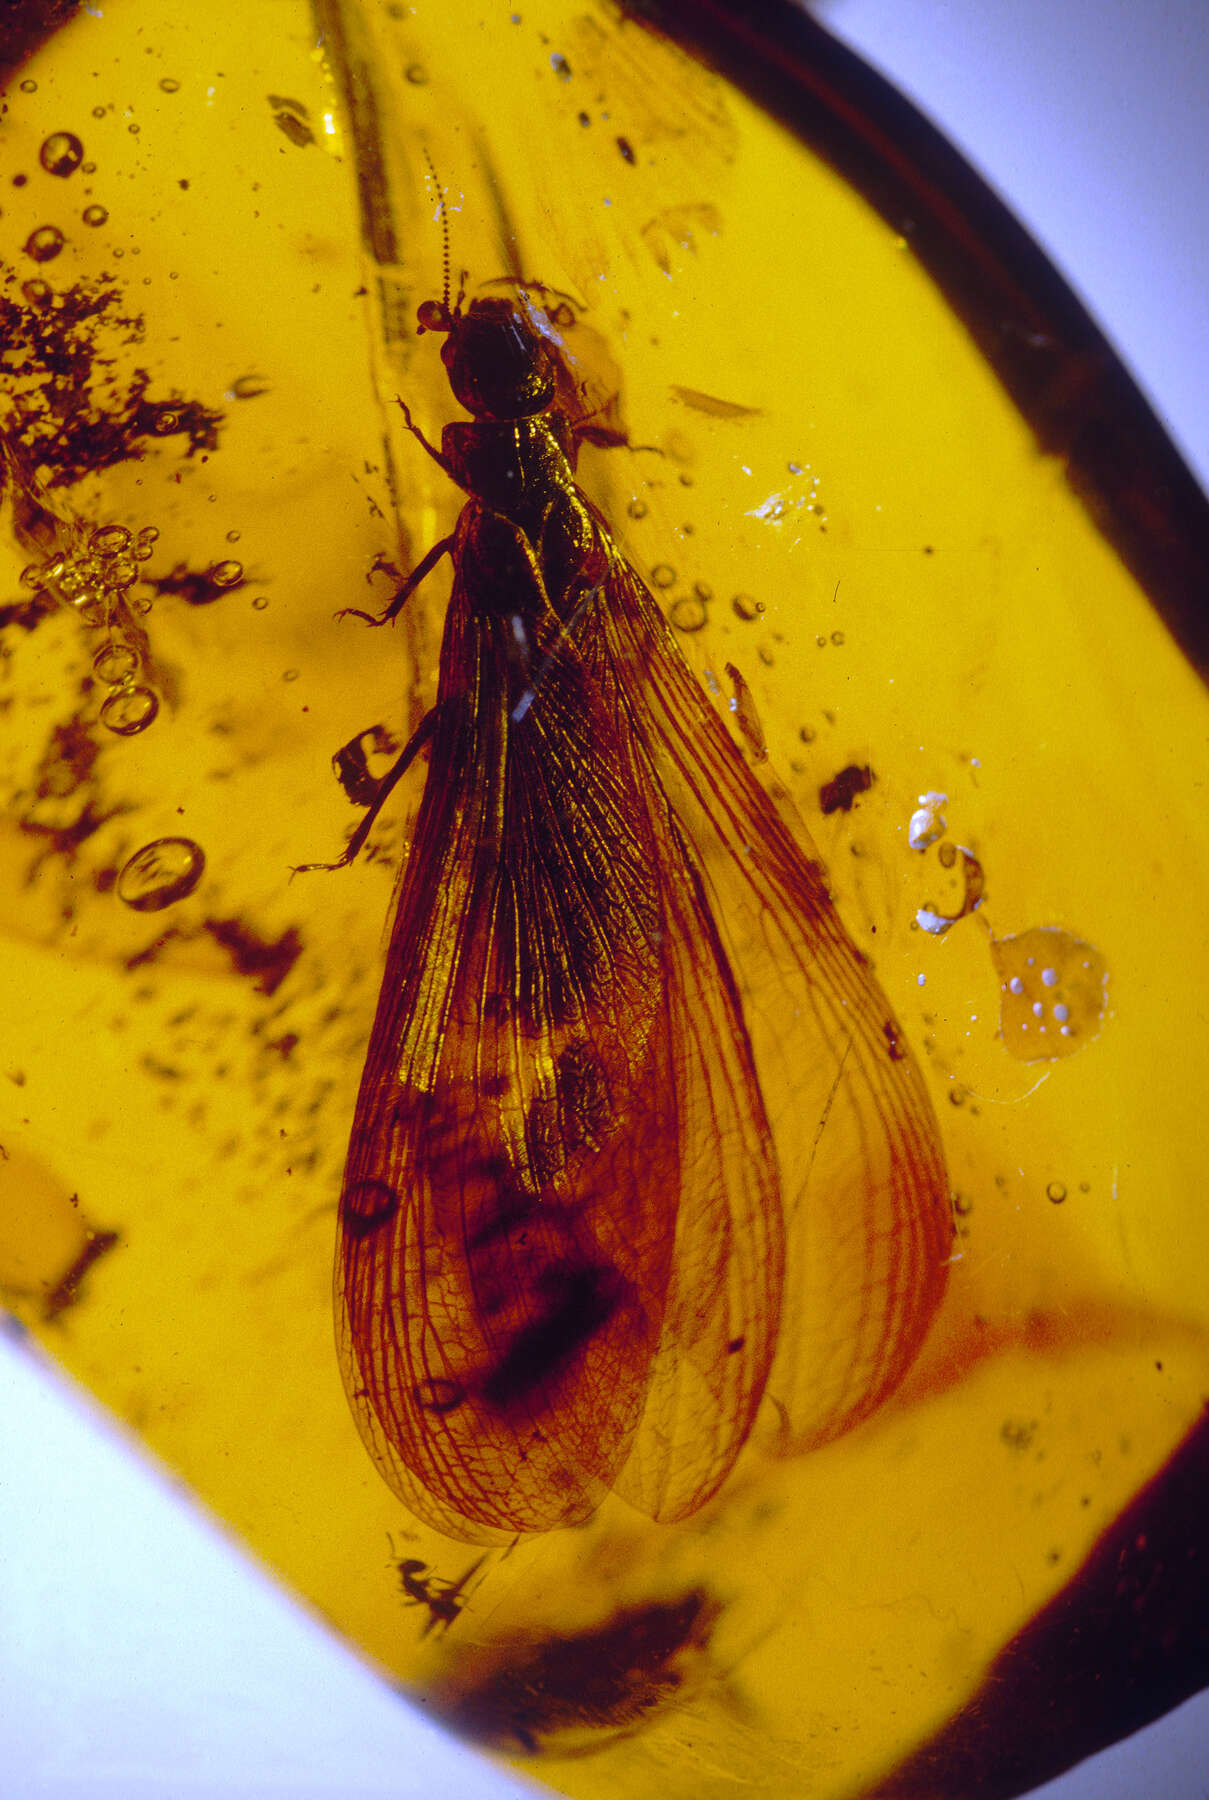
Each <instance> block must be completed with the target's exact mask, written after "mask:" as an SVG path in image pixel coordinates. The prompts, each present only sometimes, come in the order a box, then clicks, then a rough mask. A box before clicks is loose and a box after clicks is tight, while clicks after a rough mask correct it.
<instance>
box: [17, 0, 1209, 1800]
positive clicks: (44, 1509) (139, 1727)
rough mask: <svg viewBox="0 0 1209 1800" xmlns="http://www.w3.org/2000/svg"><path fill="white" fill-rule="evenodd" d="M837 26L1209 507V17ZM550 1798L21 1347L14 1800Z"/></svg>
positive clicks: (1037, 4) (1009, 14)
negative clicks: (491, 1756)
mask: <svg viewBox="0 0 1209 1800" xmlns="http://www.w3.org/2000/svg"><path fill="white" fill-rule="evenodd" d="M494 3H497V4H501V5H502V4H504V0H494ZM822 10H823V15H824V17H825V19H826V21H827V22H828V23H829V24H830V26H831V27H832V29H833V30H835V31H836V32H838V33H839V34H840V35H841V36H843V37H845V38H846V39H847V40H848V41H849V42H850V43H852V44H853V45H854V46H855V47H856V48H858V49H860V50H862V51H863V52H864V53H865V54H866V55H867V56H868V57H869V58H870V60H872V61H873V62H875V63H876V64H877V65H878V66H879V67H880V68H881V69H882V70H883V71H884V72H885V73H887V74H888V75H890V76H891V78H892V79H893V80H895V81H896V82H897V84H898V85H899V86H900V87H902V88H904V89H905V90H906V91H907V92H908V93H909V94H911V95H912V96H913V97H914V98H915V99H917V100H918V101H919V102H920V103H921V104H922V105H923V107H924V109H925V110H926V111H927V112H928V113H930V115H931V116H932V118H933V119H934V120H936V122H937V123H938V124H940V125H941V126H942V128H943V129H945V130H946V131H947V132H948V134H949V136H950V137H952V138H953V139H954V140H955V141H956V143H957V144H958V146H959V147H961V148H962V149H964V150H965V151H966V153H967V154H968V155H969V156H970V157H971V159H972V161H973V162H974V163H975V165H976V166H977V167H978V168H979V169H980V170H981V171H982V172H983V173H984V174H985V175H987V176H988V177H989V178H990V180H991V181H992V182H993V184H994V185H995V186H997V187H998V188H999V190H1000V192H1001V193H1002V194H1004V196H1005V197H1006V198H1007V199H1008V200H1009V202H1010V203H1011V204H1012V205H1013V206H1014V208H1015V209H1016V211H1017V213H1018V214H1019V215H1020V216H1021V217H1022V218H1023V220H1024V221H1025V223H1026V224H1028V225H1029V226H1030V227H1031V228H1032V230H1033V231H1034V233H1035V234H1036V235H1037V236H1038V237H1039V238H1040V239H1041V241H1042V243H1043V244H1044V245H1045V246H1046V247H1047V248H1048V249H1049V250H1050V252H1051V254H1052V255H1053V256H1054V257H1055V259H1056V260H1057V262H1058V263H1059V266H1060V267H1061V268H1062V269H1063V270H1064V272H1065V273H1066V275H1067V276H1068V278H1069V279H1070V280H1071V281H1072V283H1073V284H1074V286H1075V287H1076V288H1077V289H1078V291H1079V292H1080V294H1081V295H1082V297H1083V298H1084V300H1085V301H1086V303H1087V304H1088V305H1089V306H1090V308H1091V310H1092V312H1093V313H1094V314H1095V315H1096V316H1097V318H1098V319H1099V321H1100V323H1101V324H1102V326H1103V327H1104V328H1105V329H1106V331H1107V333H1108V335H1109V337H1110V338H1111V339H1113V340H1114V341H1115V343H1116V344H1117V345H1118V347H1119V348H1120V350H1121V351H1122V352H1123V354H1124V356H1125V360H1126V362H1127V363H1128V364H1129V365H1130V367H1131V368H1132V370H1133V372H1134V374H1135V376H1136V377H1137V378H1138V379H1139V381H1140V382H1141V384H1142V386H1143V387H1144V388H1145V389H1146V390H1147V392H1148V393H1149V395H1150V397H1151V399H1152V401H1153V402H1154V403H1155V404H1156V406H1157V408H1158V410H1159V412H1160V413H1161V414H1162V415H1163V416H1164V417H1165V418H1166V420H1167V422H1168V424H1169V426H1170V428H1171V429H1172V432H1173V435H1174V436H1175V438H1176V440H1177V442H1178V443H1179V444H1180V445H1181V447H1182V449H1183V450H1184V452H1185V454H1186V455H1187V456H1188V458H1189V460H1190V462H1191V463H1192V464H1193V466H1194V468H1196V469H1197V471H1198V473H1199V475H1200V478H1201V480H1202V482H1205V483H1209V406H1207V404H1206V402H1207V399H1209V395H1207V392H1206V360H1207V354H1209V302H1207V299H1206V296H1207V295H1209V207H1207V206H1206V203H1205V200H1204V185H1205V176H1204V162H1205V159H1206V154H1207V152H1209V100H1207V96H1209V0H960V3H959V0H953V3H952V4H947V3H946V0H831V4H828V5H826V6H825V7H824V8H823V9H822ZM84 1496H87V1499H86V1500H85V1498H84ZM1206 1767H1209V1701H1206V1700H1205V1699H1203V1698H1202V1699H1200V1700H1197V1701H1193V1702H1191V1703H1189V1705H1188V1706H1186V1707H1184V1708H1182V1709H1181V1710H1180V1712H1179V1713H1177V1714H1175V1715H1173V1716H1172V1717H1171V1718H1170V1719H1168V1720H1165V1721H1162V1722H1161V1723H1160V1724H1159V1725H1158V1726H1155V1727H1152V1728H1151V1729H1150V1730H1148V1731H1146V1732H1144V1733H1141V1734H1139V1736H1138V1737H1136V1738H1134V1739H1132V1740H1131V1741H1130V1742H1129V1743H1128V1744H1126V1745H1124V1746H1118V1747H1116V1748H1114V1749H1113V1750H1111V1751H1109V1752H1107V1753H1105V1755H1103V1756H1101V1757H1098V1758H1095V1759H1093V1760H1092V1762H1090V1763H1085V1764H1084V1765H1082V1767H1081V1768H1080V1769H1079V1770H1076V1771H1074V1772H1073V1774H1072V1775H1071V1776H1069V1777H1066V1778H1064V1779H1063V1780H1062V1781H1060V1782H1055V1783H1052V1784H1051V1785H1050V1786H1048V1787H1047V1788H1045V1789H1043V1790H1040V1791H1041V1792H1042V1793H1043V1794H1044V1795H1045V1796H1047V1800H1136V1797H1137V1796H1139V1795H1146V1796H1154V1797H1155V1800H1207V1797H1209V1774H1206V1773H1203V1772H1202V1771H1203V1769H1205V1768H1206ZM525 1791H527V1790H526V1789H525V1788H524V1787H523V1784H521V1783H519V1782H517V1781H515V1780H512V1779H510V1778H507V1777H505V1776H503V1775H500V1774H499V1773H498V1772H497V1771H495V1770H493V1769H489V1768H488V1767H486V1765H484V1764H482V1763H480V1762H479V1761H478V1759H476V1758H473V1757H471V1756H469V1755H468V1754H467V1753H466V1752H465V1751H463V1750H462V1749H460V1747H458V1746H456V1745H454V1744H452V1743H450V1742H448V1741H447V1740H445V1739H444V1738H442V1737H441V1736H440V1735H439V1734H437V1733H436V1732H434V1731H432V1730H431V1728H429V1727H428V1726H426V1724H425V1723H424V1722H423V1721H422V1720H421V1719H420V1718H419V1717H418V1715H415V1714H413V1713H411V1712H410V1711H409V1710H408V1709H407V1708H406V1707H405V1706H404V1705H403V1704H402V1703H401V1702H400V1701H398V1700H397V1699H396V1698H395V1697H394V1696H393V1695H391V1694H390V1693H389V1692H388V1690H387V1689H386V1688H385V1687H384V1686H383V1685H382V1684H381V1683H379V1682H378V1681H376V1680H375V1679H374V1678H373V1677H372V1676H370V1675H369V1674H367V1673H366V1672H365V1671H364V1670H363V1669H362V1668H361V1667H360V1666H359V1665H358V1664H357V1663H356V1662H355V1661H354V1660H353V1658H352V1657H351V1656H350V1655H348V1654H347V1653H345V1652H344V1651H342V1650H341V1649H340V1648H339V1647H338V1646H337V1645H335V1644H334V1643H333V1642H332V1641H331V1640H330V1638H329V1637H328V1636H327V1635H326V1633H325V1632H324V1631H323V1630H322V1629H321V1628H320V1627H318V1626H317V1625H315V1624H313V1623H312V1622H310V1621H309V1620H308V1619H307V1618H306V1617H305V1616H304V1615H303V1614H301V1613H300V1612H299V1611H298V1610H297V1609H296V1608H294V1607H293V1606H291V1605H290V1603H289V1602H288V1601H286V1600H285V1599H284V1598H283V1597H281V1595H280V1594H279V1593H278V1592H277V1591H276V1590H275V1589H274V1588H273V1586H272V1585H271V1584H270V1583H269V1582H268V1581H267V1580H266V1579H265V1578H264V1577H262V1576H261V1575H260V1574H258V1573H257V1572H256V1571H255V1570H253V1569H252V1568H251V1567H250V1566H249V1565H248V1564H247V1563H246V1562H245V1561H243V1560H242V1559H241V1558H240V1557H239V1556H238V1555H237V1554H236V1553H235V1552H234V1551H233V1550H232V1549H231V1548H230V1547H229V1546H228V1545H227V1544H226V1543H225V1541H224V1540H223V1539H222V1538H221V1537H220V1536H219V1535H218V1534H217V1532H215V1531H214V1530H213V1529H212V1528H211V1527H209V1526H207V1525H206V1524H205V1523H204V1522H203V1521H201V1520H199V1519H198V1517H197V1516H196V1515H195V1514H193V1513H192V1512H190V1511H189V1510H188V1509H186V1508H184V1507H183V1506H182V1505H181V1503H180V1502H179V1501H178V1500H177V1499H176V1497H175V1495H174V1494H173V1492H172V1490H171V1488H170V1486H169V1484H168V1482H167V1481H166V1480H165V1479H163V1478H162V1477H160V1476H157V1475H156V1474H155V1473H153V1472H149V1471H148V1470H147V1469H146V1468H145V1467H143V1466H141V1465H139V1464H137V1463H135V1462H134V1461H133V1460H132V1459H131V1458H130V1456H129V1455H128V1454H127V1452H126V1450H125V1448H124V1446H123V1444H122V1441H121V1440H120V1439H118V1438H117V1437H116V1436H115V1435H114V1434H113V1432H112V1428H111V1427H109V1426H108V1425H107V1424H105V1423H104V1422H102V1421H101V1420H99V1419H98V1418H97V1416H96V1415H95V1413H94V1412H93V1411H92V1410H91V1409H90V1408H89V1406H88V1405H87V1404H86V1403H85V1402H84V1401H83V1400H82V1399H80V1398H79V1397H77V1396H76V1395H74V1394H73V1393H70V1392H68V1391H66V1390H65V1389H64V1388H63V1387H62V1386H61V1385H60V1384H58V1383H57V1381H56V1380H55V1379H54V1378H52V1377H51V1376H50V1375H49V1374H48V1373H47V1372H46V1371H45V1370H43V1369H42V1368H41V1367H40V1366H39V1365H37V1364H36V1363H35V1362H34V1361H32V1360H31V1359H30V1357H29V1356H28V1355H27V1354H25V1353H22V1352H20V1351H18V1350H17V1349H16V1348H15V1347H14V1346H13V1345H12V1344H10V1343H9V1342H7V1341H5V1340H3V1339H0V1800H9V1797H10V1796H11V1797H12V1800H100V1797H101V1796H105V1797H107V1800H108V1797H109V1796H113V1797H114V1800H118V1797H119V1796H120V1800H177V1797H180V1800H186V1797H191V1796H196V1797H198V1800H200V1797H202V1796H211V1795H223V1796H230V1797H232V1800H240V1797H242V1796H248V1797H251V1796H262V1795H265V1796H268V1795H273V1794H281V1795H283V1796H285V1795H288V1796H290V1800H328V1797H331V1800H337V1797H339V1800H360V1797H361V1796H376V1795H382V1796H386V1795H390V1796H393V1797H397V1800H410V1797H411V1796H416V1797H417V1800H418V1797H419V1796H420V1795H423V1796H424V1797H425V1800H446V1797H448V1800H476V1797H477V1796H484V1797H486V1796H490V1795H516V1794H520V1793H523V1792H525ZM740 1800H741V1796H740Z"/></svg>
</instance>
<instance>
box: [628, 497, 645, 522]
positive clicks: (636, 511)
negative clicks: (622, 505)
mask: <svg viewBox="0 0 1209 1800" xmlns="http://www.w3.org/2000/svg"><path fill="white" fill-rule="evenodd" d="M626 511H627V512H628V513H629V515H630V517H631V519H645V518H646V515H647V503H646V501H645V500H639V499H638V498H637V497H635V498H634V499H633V500H631V501H630V504H629V505H628V506H627V507H626Z"/></svg>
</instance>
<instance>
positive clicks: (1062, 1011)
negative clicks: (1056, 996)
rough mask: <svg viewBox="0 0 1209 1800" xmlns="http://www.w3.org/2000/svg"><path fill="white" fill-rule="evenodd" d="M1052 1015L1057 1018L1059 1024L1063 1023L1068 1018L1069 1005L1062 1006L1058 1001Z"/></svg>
mask: <svg viewBox="0 0 1209 1800" xmlns="http://www.w3.org/2000/svg"><path fill="white" fill-rule="evenodd" d="M1054 1017H1055V1019H1057V1021H1058V1023H1059V1025H1065V1024H1066V1021H1067V1020H1068V1019H1069V1018H1070V1007H1069V1006H1063V1005H1062V1003H1061V1002H1059V1003H1058V1005H1057V1006H1055V1008H1054Z"/></svg>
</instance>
